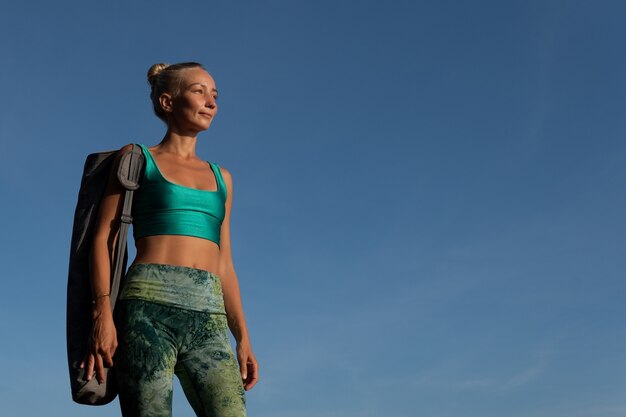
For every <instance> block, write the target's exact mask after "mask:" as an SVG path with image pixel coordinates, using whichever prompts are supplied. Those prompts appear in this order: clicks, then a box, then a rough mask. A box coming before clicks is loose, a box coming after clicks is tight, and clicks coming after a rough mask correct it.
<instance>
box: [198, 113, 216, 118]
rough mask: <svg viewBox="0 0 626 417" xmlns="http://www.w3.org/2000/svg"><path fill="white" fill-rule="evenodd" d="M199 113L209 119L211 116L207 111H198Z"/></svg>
mask: <svg viewBox="0 0 626 417" xmlns="http://www.w3.org/2000/svg"><path fill="white" fill-rule="evenodd" d="M200 114H201V115H203V116H204V117H208V118H209V119H210V118H212V117H213V115H212V114H208V113H200Z"/></svg>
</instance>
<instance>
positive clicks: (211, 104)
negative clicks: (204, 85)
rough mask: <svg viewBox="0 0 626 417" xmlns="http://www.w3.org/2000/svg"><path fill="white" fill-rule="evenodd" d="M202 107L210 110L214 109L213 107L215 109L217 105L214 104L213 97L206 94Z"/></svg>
mask: <svg viewBox="0 0 626 417" xmlns="http://www.w3.org/2000/svg"><path fill="white" fill-rule="evenodd" d="M204 105H205V106H206V107H208V108H210V109H214V108H215V107H217V103H216V102H215V97H213V94H208V96H207V99H206V102H205V104H204Z"/></svg>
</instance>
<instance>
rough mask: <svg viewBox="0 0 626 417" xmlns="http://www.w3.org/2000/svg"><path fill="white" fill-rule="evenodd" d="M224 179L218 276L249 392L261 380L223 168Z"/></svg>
mask: <svg viewBox="0 0 626 417" xmlns="http://www.w3.org/2000/svg"><path fill="white" fill-rule="evenodd" d="M220 170H221V172H222V177H223V178H224V183H225V184H226V212H225V215H224V221H223V222H222V228H221V235H220V260H219V269H218V275H219V277H220V279H221V283H222V291H223V292H224V305H225V307H226V317H228V327H229V328H230V331H231V332H232V333H233V336H234V337H235V340H236V341H237V360H238V361H239V369H240V370H241V379H242V381H243V386H244V388H245V390H246V391H247V390H250V389H251V388H252V387H253V386H254V385H255V384H256V382H257V380H258V373H259V364H258V363H257V360H256V357H255V356H254V353H252V347H251V345H250V338H249V335H248V328H247V326H246V319H245V317H244V314H243V307H242V304H241V292H240V290H239V282H238V280H237V274H236V273H235V266H234V264H233V258H232V253H231V247H230V212H231V207H232V202H233V181H232V177H231V175H230V172H228V171H227V170H226V169H224V168H221V169H220Z"/></svg>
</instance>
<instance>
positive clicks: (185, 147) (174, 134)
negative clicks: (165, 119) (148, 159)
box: [159, 128, 197, 158]
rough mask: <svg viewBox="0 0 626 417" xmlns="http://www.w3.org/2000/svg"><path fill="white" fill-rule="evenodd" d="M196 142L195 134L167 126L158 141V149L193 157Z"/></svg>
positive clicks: (184, 156)
mask: <svg viewBox="0 0 626 417" xmlns="http://www.w3.org/2000/svg"><path fill="white" fill-rule="evenodd" d="M196 142H197V136H196V135H192V134H186V133H182V132H178V131H176V130H175V129H171V128H169V129H167V132H166V133H165V136H164V137H163V139H162V140H161V142H160V143H159V149H160V150H161V151H164V152H168V153H174V154H177V155H179V156H181V157H183V158H193V157H195V156H196Z"/></svg>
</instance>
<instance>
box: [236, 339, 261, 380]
mask: <svg viewBox="0 0 626 417" xmlns="http://www.w3.org/2000/svg"><path fill="white" fill-rule="evenodd" d="M237 361H239V369H240V370H241V381H242V382H243V388H244V389H245V390H246V391H249V390H251V389H252V387H253V386H254V385H256V383H257V380H258V379H259V364H258V362H257V361H256V357H255V356H254V353H252V348H251V347H250V343H238V344H237Z"/></svg>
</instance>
